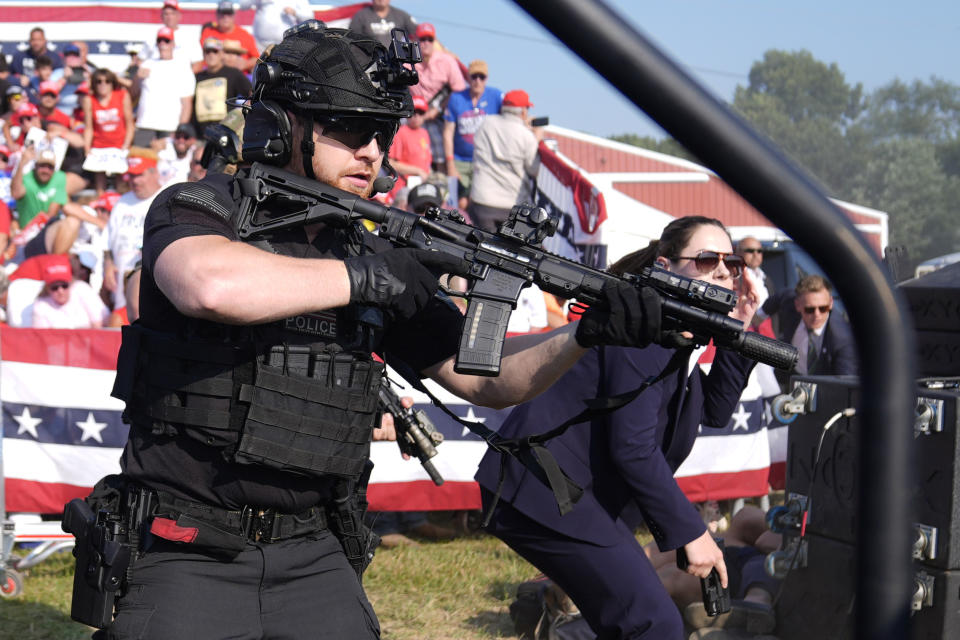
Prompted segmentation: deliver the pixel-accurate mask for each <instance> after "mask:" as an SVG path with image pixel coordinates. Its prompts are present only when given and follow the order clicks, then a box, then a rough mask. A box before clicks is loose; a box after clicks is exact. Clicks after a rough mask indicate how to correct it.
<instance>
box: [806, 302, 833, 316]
mask: <svg viewBox="0 0 960 640" xmlns="http://www.w3.org/2000/svg"><path fill="white" fill-rule="evenodd" d="M814 311H819V312H820V313H827V312H828V311H830V305H828V304H824V305H820V306H819V307H804V308H803V312H804V313H805V314H807V315H808V316H812V315H813V312H814Z"/></svg>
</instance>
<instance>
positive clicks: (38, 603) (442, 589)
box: [0, 535, 537, 640]
mask: <svg viewBox="0 0 960 640" xmlns="http://www.w3.org/2000/svg"><path fill="white" fill-rule="evenodd" d="M536 573H537V571H536V569H534V568H533V567H532V566H530V565H529V564H527V563H526V562H525V561H523V560H522V559H520V558H519V557H518V556H517V555H516V554H514V553H513V552H512V551H510V550H509V549H508V548H507V547H506V546H504V545H503V543H501V542H500V541H499V540H497V539H495V538H493V537H490V536H485V535H474V536H467V537H462V538H458V539H457V540H453V541H450V542H423V543H421V544H420V545H419V546H416V547H398V548H395V549H381V550H380V551H378V552H377V557H376V559H375V560H374V562H373V565H372V566H371V567H370V569H369V570H368V571H367V573H366V574H365V575H364V586H365V587H366V589H367V593H368V595H369V597H370V600H371V602H372V603H373V606H374V609H375V610H376V612H377V615H378V616H379V618H380V625H381V627H382V630H383V638H385V639H388V640H414V639H417V640H421V639H426V638H429V639H430V640H482V639H486V638H514V637H516V636H515V634H514V632H513V623H512V622H511V620H510V616H509V614H508V612H507V607H508V606H509V604H510V602H511V601H512V600H513V598H514V596H515V594H516V587H517V584H519V583H520V582H523V581H524V580H528V579H530V578H532V577H533V576H534V575H536ZM72 580H73V556H72V555H70V554H69V553H63V554H58V555H56V556H54V557H52V558H50V559H48V560H46V561H44V562H42V563H40V564H39V565H37V566H35V567H33V568H32V569H30V571H29V572H28V573H27V575H26V578H25V580H24V593H23V595H21V596H19V597H17V598H14V599H9V600H0V639H2V640H79V639H80V638H89V637H90V632H91V630H90V629H88V628H87V627H84V626H82V625H79V624H77V623H75V622H72V621H71V620H70V592H71V584H72Z"/></svg>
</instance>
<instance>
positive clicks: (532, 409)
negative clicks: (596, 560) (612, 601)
mask: <svg viewBox="0 0 960 640" xmlns="http://www.w3.org/2000/svg"><path fill="white" fill-rule="evenodd" d="M672 354H673V351H672V350H669V349H664V348H663V347H660V346H658V345H650V346H649V347H646V348H644V349H626V348H617V347H606V348H596V349H592V350H591V351H590V352H589V353H587V354H586V355H584V356H583V358H581V359H580V361H579V362H578V363H577V364H576V365H574V366H573V367H572V368H571V369H570V370H569V371H568V372H567V373H566V374H565V375H564V376H563V377H562V378H561V379H560V380H559V381H558V382H557V383H556V384H554V385H553V386H552V387H551V388H550V389H548V390H547V391H545V392H544V393H543V394H541V395H540V396H538V397H537V398H534V399H533V400H531V401H530V402H527V403H525V404H522V405H520V406H518V407H517V408H515V409H514V410H513V412H512V413H511V414H510V415H509V416H508V417H507V420H506V421H505V422H504V424H503V425H502V426H501V428H500V430H499V433H500V434H501V435H503V436H505V437H507V438H513V437H518V436H523V435H533V434H537V433H542V432H544V431H547V430H548V429H550V428H553V427H555V426H557V425H558V424H560V423H561V422H563V421H564V420H566V419H567V418H570V417H572V416H574V415H576V414H577V413H579V412H580V411H581V410H582V409H583V408H584V401H585V400H588V399H590V398H594V397H597V396H601V395H602V396H609V395H614V394H618V393H622V392H625V391H629V390H631V389H634V388H636V387H637V386H639V384H640V383H641V381H643V380H645V379H647V378H648V377H650V376H656V375H657V374H659V373H660V371H661V370H662V369H663V368H664V366H666V364H667V362H668V360H669V359H670V356H671V355H672ZM753 365H754V363H753V362H752V361H750V360H747V359H745V358H742V357H741V356H738V355H736V354H734V353H731V352H729V351H721V350H718V351H717V355H716V357H715V359H714V362H713V366H712V368H711V371H710V375H709V376H707V375H705V374H704V373H703V372H702V370H700V368H699V367H697V368H696V370H695V371H694V373H693V374H692V375H688V368H687V367H681V370H680V371H677V372H675V373H673V374H671V375H670V376H668V377H667V378H665V379H664V380H661V381H660V382H659V383H657V384H655V385H653V386H652V387H650V388H649V389H647V390H646V391H644V392H643V393H641V394H640V395H639V396H638V397H637V398H636V399H634V400H633V402H631V403H630V404H628V405H627V406H625V407H622V408H620V409H619V410H617V411H615V412H613V413H612V414H608V415H606V416H603V417H600V418H596V419H594V420H592V421H591V422H590V423H589V424H579V425H573V426H572V427H570V428H569V429H568V430H567V432H566V433H564V434H563V435H562V436H559V437H557V438H554V439H553V440H551V441H550V442H549V443H548V445H547V448H548V449H549V450H550V451H551V452H552V453H553V455H554V457H556V459H557V462H558V463H559V465H560V467H561V468H562V469H563V470H564V471H565V472H566V473H567V475H569V476H570V478H571V479H573V480H574V482H576V483H577V484H578V485H580V486H581V487H582V488H583V489H584V495H583V497H581V498H580V500H579V502H577V504H576V505H575V506H574V508H573V511H571V512H570V513H568V514H567V515H565V516H562V517H561V516H560V512H559V509H558V508H557V505H556V501H555V500H554V496H553V493H552V491H551V490H550V489H549V487H547V486H546V485H545V484H543V483H542V482H541V481H540V480H539V479H537V478H536V476H534V475H533V474H532V473H530V472H529V471H527V470H526V469H525V468H524V467H523V466H522V465H521V464H519V463H518V462H517V461H516V460H514V459H512V458H509V459H508V461H507V465H506V474H505V479H504V484H503V492H502V497H501V499H502V500H505V501H507V502H509V503H510V504H511V505H513V507H514V508H516V509H517V510H519V511H521V512H522V513H523V514H525V515H526V516H528V517H530V518H532V519H533V520H536V521H537V522H538V523H540V524H542V525H543V526H545V527H548V528H550V529H552V530H553V531H556V532H558V533H561V534H565V535H567V536H570V537H572V538H576V539H579V540H584V541H587V542H591V543H594V544H598V545H604V546H609V545H613V544H615V543H617V542H618V541H619V540H622V539H623V538H622V536H623V535H624V533H627V534H628V535H632V534H631V532H630V528H629V526H628V525H627V523H626V522H624V516H625V515H626V514H625V513H624V512H625V510H627V511H630V510H632V509H633V508H634V507H639V509H640V512H641V513H642V515H643V519H644V520H645V521H646V523H647V526H648V528H649V529H650V531H651V533H652V534H653V536H654V538H655V539H656V541H657V544H658V545H659V547H660V548H661V549H663V550H667V549H675V548H677V547H680V546H682V545H684V544H686V543H688V542H690V541H691V540H693V539H695V538H697V537H698V536H700V535H701V534H702V533H703V531H704V530H705V526H704V523H703V520H702V519H701V518H700V515H699V514H698V513H697V511H696V509H694V508H693V506H692V505H691V504H690V502H689V501H688V500H687V498H686V496H684V494H683V492H682V491H681V490H680V488H679V487H678V486H677V483H676V481H675V480H674V478H673V473H674V471H675V470H676V469H677V467H678V466H680V463H681V462H683V460H684V459H685V458H686V457H687V455H688V454H689V453H690V449H691V448H692V447H693V441H694V439H695V438H696V436H697V432H698V428H699V425H700V424H703V425H705V426H714V427H724V426H726V425H727V422H728V421H729V419H730V415H731V414H732V413H733V411H734V409H735V408H736V404H737V401H738V400H739V398H740V394H741V392H742V390H743V388H744V386H745V385H746V382H747V377H748V376H749V374H750V371H751V369H752V368H753ZM499 469H500V456H499V454H497V453H496V452H494V451H488V452H487V454H486V455H485V456H484V458H483V460H482V461H481V462H480V468H479V471H478V472H477V475H476V479H477V480H478V482H479V483H480V485H481V486H482V487H484V488H485V489H487V490H489V491H491V492H492V491H496V489H497V478H498V473H499Z"/></svg>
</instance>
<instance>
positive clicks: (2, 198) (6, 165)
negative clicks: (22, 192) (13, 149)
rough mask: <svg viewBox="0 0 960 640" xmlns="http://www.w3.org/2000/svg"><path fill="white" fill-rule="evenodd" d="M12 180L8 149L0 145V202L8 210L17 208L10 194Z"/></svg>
mask: <svg viewBox="0 0 960 640" xmlns="http://www.w3.org/2000/svg"><path fill="white" fill-rule="evenodd" d="M11 180H13V172H12V171H10V147H8V146H7V145H5V144H0V202H2V203H3V204H5V205H6V206H7V209H8V213H9V210H10V209H12V208H13V207H15V206H17V201H16V199H14V197H13V196H12V195H11V194H10V182H11Z"/></svg>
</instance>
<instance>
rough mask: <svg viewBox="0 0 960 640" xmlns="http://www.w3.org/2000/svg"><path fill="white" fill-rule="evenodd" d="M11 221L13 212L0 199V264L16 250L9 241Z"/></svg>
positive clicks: (0, 270)
mask: <svg viewBox="0 0 960 640" xmlns="http://www.w3.org/2000/svg"><path fill="white" fill-rule="evenodd" d="M12 223H13V214H12V213H11V212H10V207H8V206H7V203H6V202H3V201H0V264H4V263H6V261H7V260H9V259H10V258H12V257H13V254H14V252H15V251H16V248H15V247H14V245H13V242H11V231H12V229H11V227H12ZM0 272H3V270H2V269H0ZM0 307H2V305H0ZM0 322H2V320H0Z"/></svg>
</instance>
